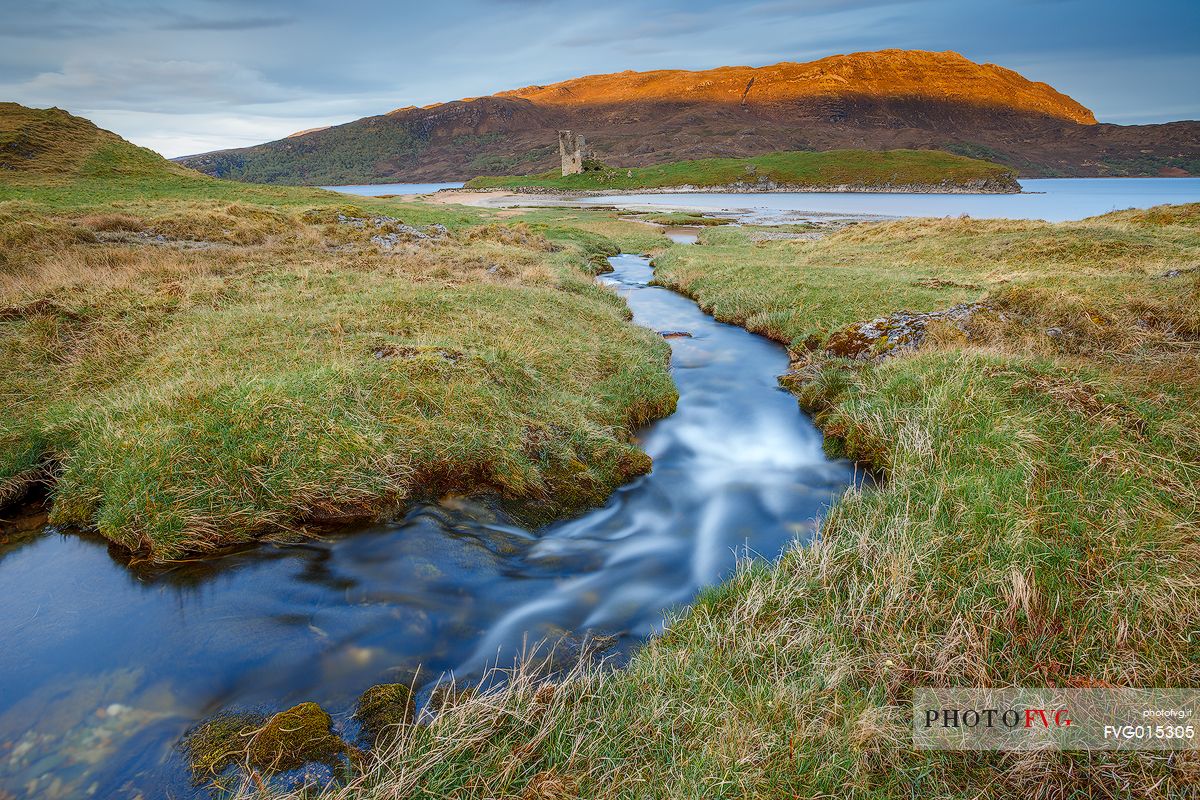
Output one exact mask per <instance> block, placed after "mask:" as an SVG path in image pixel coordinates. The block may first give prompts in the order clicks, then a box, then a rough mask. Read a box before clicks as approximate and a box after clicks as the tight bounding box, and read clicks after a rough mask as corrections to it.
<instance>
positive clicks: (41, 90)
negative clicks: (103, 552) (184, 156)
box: [0, 0, 1200, 155]
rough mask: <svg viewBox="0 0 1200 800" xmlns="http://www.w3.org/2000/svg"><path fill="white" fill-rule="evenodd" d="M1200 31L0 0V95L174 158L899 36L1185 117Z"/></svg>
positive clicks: (220, 1) (706, 2)
mask: <svg viewBox="0 0 1200 800" xmlns="http://www.w3.org/2000/svg"><path fill="white" fill-rule="evenodd" d="M1163 20H1168V21H1169V23H1170V24H1164V23H1163ZM1198 29H1200V3H1196V2H1195V0H1139V2H1138V3H1137V4H1134V5H1130V4H1128V3H1123V2H1120V0H1053V2H1049V1H1047V0H1023V2H1021V3H1019V4H1003V3H995V2H992V0H745V1H744V2H733V0H659V2H655V3H645V2H639V1H638V0H604V2H601V3H597V2H595V0H553V1H551V0H447V2H443V3H440V4H437V5H430V4H418V3H415V2H414V3H397V2H395V1H394V0H359V2H358V3H357V4H356V5H355V6H354V8H353V13H351V11H350V10H349V8H348V7H347V6H345V5H344V4H343V5H337V4H330V3H327V2H322V1H321V0H252V1H251V2H246V0H38V1H37V2H25V3H22V2H17V0H10V1H9V2H5V0H0V99H11V100H16V101H18V102H23V103H27V104H30V105H39V106H47V105H58V106H61V107H65V108H67V109H68V110H71V111H72V112H74V113H80V114H83V115H85V116H96V118H97V120H98V121H100V120H103V123H102V124H106V125H108V126H110V127H111V128H112V129H113V130H116V131H117V132H118V133H120V134H122V135H124V136H126V137H127V138H130V139H131V140H134V141H137V142H138V143H139V144H148V145H150V146H152V147H156V148H157V149H161V150H163V151H164V152H167V153H168V154H170V155H179V154H181V153H183V152H191V151H195V150H207V149H214V148H218V147H221V146H238V145H243V144H251V143H254V142H257V141H264V140H267V139H273V138H278V137H281V136H284V135H286V134H288V133H291V132H293V131H295V130H299V129H301V128H308V127H314V126H318V125H322V124H328V123H331V122H332V123H337V122H345V121H349V120H351V119H355V118H358V117H362V116H367V115H371V114H378V113H383V112H385V111H386V110H388V109H391V108H396V107H398V106H404V105H410V104H412V105H425V104H428V103H432V102H438V101H446V100H453V99H455V98H459V97H469V96H478V95H481V94H488V93H491V92H494V91H501V90H504V89H512V88H516V87H520V86H528V85H531V84H546V83H553V82H555V81H560V80H566V79H569V78H574V77H578V76H581V75H587V74H595V73H607V72H619V71H622V70H626V69H633V70H649V69H667V68H677V69H706V68H710V67H715V66H720V65H723V64H746V65H764V64H772V63H776V62H779V61H807V60H812V59H817V58H821V57H824V56H828V55H832V54H835V53H845V52H854V51H859V50H874V49H881V48H886V47H899V48H917V49H924V50H947V49H950V50H957V51H959V52H962V53H963V54H964V55H966V56H967V57H968V58H971V59H972V60H975V61H990V62H993V63H997V64H1001V65H1004V66H1006V67H1010V68H1012V69H1015V70H1017V71H1018V72H1021V73H1022V74H1025V75H1026V76H1027V77H1029V78H1031V79H1034V80H1042V81H1046V82H1047V83H1049V84H1051V85H1052V86H1054V87H1055V88H1057V89H1059V90H1061V91H1063V92H1066V93H1068V94H1071V95H1072V96H1075V97H1077V99H1079V100H1080V101H1081V102H1083V103H1084V104H1085V105H1088V106H1089V107H1092V108H1094V109H1095V110H1096V112H1097V114H1098V115H1099V116H1100V117H1101V118H1102V119H1113V120H1118V119H1119V120H1120V121H1122V122H1144V121H1151V120H1155V121H1158V120H1162V119H1166V118H1170V117H1192V118H1195V117H1197V116H1200V88H1197V87H1198V86H1200V85H1198V84H1197V83H1196V82H1195V81H1194V80H1192V78H1191V76H1193V75H1195V74H1197V73H1196V69H1197V60H1196V59H1197V55H1196V47H1195V31H1196V30H1198ZM243 120H244V121H252V124H239V121H243Z"/></svg>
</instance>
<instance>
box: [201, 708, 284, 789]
mask: <svg viewBox="0 0 1200 800" xmlns="http://www.w3.org/2000/svg"><path fill="white" fill-rule="evenodd" d="M264 722H266V717H265V716H264V715H262V714H255V713H250V712H239V713H227V714H218V715H217V716H215V717H213V718H212V719H209V720H207V721H206V722H203V723H201V724H199V725H197V726H196V727H195V728H193V729H192V730H190V731H189V732H188V733H187V735H185V736H184V738H183V749H184V752H185V753H186V755H187V759H188V764H189V765H190V766H191V768H192V775H193V777H195V778H196V779H197V780H203V779H204V778H206V777H214V776H216V775H219V774H221V772H222V771H223V770H224V769H225V768H226V767H228V766H229V765H230V764H236V763H239V762H241V761H243V760H245V757H246V746H247V744H248V743H249V741H250V737H252V736H253V735H254V731H255V730H257V729H258V728H260V727H261V726H262V724H263V723H264Z"/></svg>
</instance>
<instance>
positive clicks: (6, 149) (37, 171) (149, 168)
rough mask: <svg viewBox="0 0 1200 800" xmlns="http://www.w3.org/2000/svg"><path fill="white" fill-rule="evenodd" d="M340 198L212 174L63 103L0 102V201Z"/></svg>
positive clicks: (294, 201) (292, 201)
mask: <svg viewBox="0 0 1200 800" xmlns="http://www.w3.org/2000/svg"><path fill="white" fill-rule="evenodd" d="M338 197H339V196H338V195H335V194H333V193H332V192H325V191H323V190H320V189H299V188H295V187H285V186H247V185H246V184H244V183H235V182H233V181H226V180H217V179H215V178H213V177H211V176H209V175H204V174H202V173H199V172H196V171H195V170H193V169H188V168H187V167H184V166H181V165H179V164H176V163H174V162H172V161H168V160H167V159H165V158H163V157H162V156H160V155H159V154H158V153H155V152H154V151H153V150H148V149H146V148H144V147H138V146H137V145H135V144H132V143H131V142H127V141H126V140H125V139H122V138H121V137H120V136H118V135H117V134H115V133H113V132H111V131H106V130H104V129H102V128H98V127H97V126H96V125H94V124H93V123H92V122H91V121H89V120H87V119H84V118H83V117H77V116H75V115H73V114H69V113H67V112H66V111H63V110H62V109H59V108H45V109H41V108H28V107H26V106H22V105H19V104H17V103H0V202H3V201H5V200H26V201H31V202H36V203H38V204H40V205H44V206H47V207H62V208H78V207H80V206H82V205H90V206H103V205H105V204H107V203H111V202H128V201H137V202H153V201H156V200H167V199H175V200H189V201H190V200H225V201H248V202H265V203H270V204H272V205H290V206H296V205H307V204H312V203H317V202H329V201H330V200H335V199H337V198H338Z"/></svg>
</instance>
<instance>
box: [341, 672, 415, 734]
mask: <svg viewBox="0 0 1200 800" xmlns="http://www.w3.org/2000/svg"><path fill="white" fill-rule="evenodd" d="M415 712H416V703H414V702H413V694H412V689H410V688H409V687H407V686H405V685H404V684H403V683H380V684H376V685H375V686H372V687H371V688H370V689H367V690H366V691H365V692H363V693H362V695H361V696H360V697H359V698H358V708H357V710H356V711H355V712H354V716H356V717H357V718H358V721H359V722H361V723H362V726H363V729H364V730H365V731H366V733H367V735H368V736H369V737H370V739H371V741H372V742H374V743H376V744H378V743H379V742H380V741H381V740H382V739H384V738H385V737H388V736H394V735H395V734H396V733H397V732H399V730H400V729H401V728H402V727H403V726H405V725H411V724H412V721H413V715H414V714H415Z"/></svg>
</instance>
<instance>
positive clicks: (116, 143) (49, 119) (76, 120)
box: [0, 103, 206, 185]
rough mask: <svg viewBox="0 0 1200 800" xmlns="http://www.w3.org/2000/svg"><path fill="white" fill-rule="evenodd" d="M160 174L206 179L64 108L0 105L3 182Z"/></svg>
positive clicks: (0, 150) (54, 180)
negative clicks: (69, 112)
mask: <svg viewBox="0 0 1200 800" xmlns="http://www.w3.org/2000/svg"><path fill="white" fill-rule="evenodd" d="M156 176H160V177H168V176H169V177H172V178H186V177H189V176H190V177H193V178H196V179H198V180H206V179H205V178H204V177H203V176H201V175H198V174H197V173H196V172H195V171H194V170H191V169H187V168H185V167H183V166H180V165H179V164H175V163H173V162H171V161H168V160H167V159H165V158H163V157H162V156H160V155H159V154H158V153H155V152H154V151H153V150H147V149H146V148H144V147H138V146H137V145H135V144H131V143H130V142H127V141H125V140H124V139H122V138H121V137H120V136H118V135H116V134H115V133H112V132H110V131H106V130H104V129H102V128H98V127H96V125H94V124H93V123H91V122H90V121H88V120H86V119H84V118H83V117H76V116H74V115H73V114H68V113H67V112H66V111H63V110H62V109H59V108H45V109H41V108H27V107H25V106H22V105H18V104H17V103H0V180H3V181H4V182H6V183H36V184H38V185H45V184H47V183H51V184H52V183H55V182H64V181H74V180H79V179H87V178H116V177H126V178H153V177H156Z"/></svg>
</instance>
